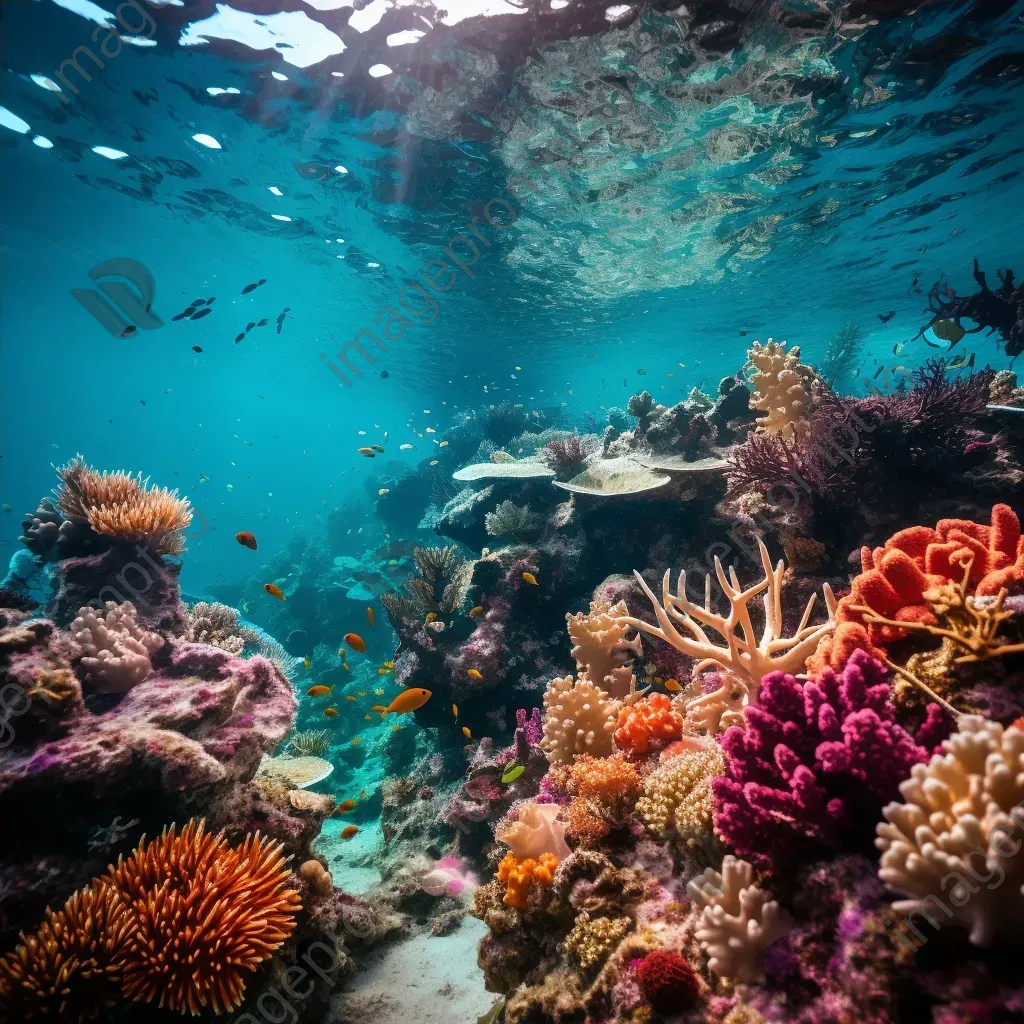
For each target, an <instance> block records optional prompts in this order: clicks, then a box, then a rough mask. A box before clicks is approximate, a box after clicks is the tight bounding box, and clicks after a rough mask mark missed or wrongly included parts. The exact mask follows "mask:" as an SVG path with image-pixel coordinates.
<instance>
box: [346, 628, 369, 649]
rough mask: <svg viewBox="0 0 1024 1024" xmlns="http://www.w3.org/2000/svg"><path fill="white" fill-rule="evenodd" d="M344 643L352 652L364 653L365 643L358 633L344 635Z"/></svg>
mask: <svg viewBox="0 0 1024 1024" xmlns="http://www.w3.org/2000/svg"><path fill="white" fill-rule="evenodd" d="M345 643H347V644H348V645H349V647H351V648H352V650H353V651H358V652H359V653H360V654H365V653H366V641H365V640H364V639H363V638H362V637H361V636H360V635H359V634H358V633H346V634H345Z"/></svg>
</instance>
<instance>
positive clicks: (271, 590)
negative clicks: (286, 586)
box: [263, 583, 288, 601]
mask: <svg viewBox="0 0 1024 1024" xmlns="http://www.w3.org/2000/svg"><path fill="white" fill-rule="evenodd" d="M263 589H264V590H265V591H266V592H267V593H268V594H269V595H270V596H271V597H276V598H277V599H278V601H287V600H288V598H287V597H285V596H284V591H283V590H282V589H281V588H280V587H279V586H278V585H277V584H276V583H264V584H263Z"/></svg>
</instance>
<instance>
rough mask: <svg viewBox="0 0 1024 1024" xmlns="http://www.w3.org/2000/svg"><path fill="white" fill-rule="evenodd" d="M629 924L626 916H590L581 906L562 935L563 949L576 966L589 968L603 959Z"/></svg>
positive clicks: (618, 940) (630, 926)
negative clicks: (574, 921) (571, 924)
mask: <svg viewBox="0 0 1024 1024" xmlns="http://www.w3.org/2000/svg"><path fill="white" fill-rule="evenodd" d="M632 927H633V922H632V920H631V919H630V918H628V917H591V915H590V914H588V913H587V912H586V911H585V910H584V911H583V912H582V913H581V914H579V915H578V916H577V918H576V923H575V924H574V925H573V927H572V931H571V932H569V934H568V935H567V936H566V937H565V951H566V953H568V954H569V956H570V957H571V958H572V959H573V960H574V961H575V962H576V963H577V964H579V966H580V967H582V968H583V969H584V970H590V969H591V968H592V967H596V966H597V965H598V964H601V963H603V962H604V961H605V959H606V958H607V957H608V954H609V953H611V951H612V950H613V949H614V948H615V947H616V946H617V945H618V944H619V943H620V942H621V941H622V940H623V939H624V938H625V937H626V935H628V934H629V932H630V930H631V929H632Z"/></svg>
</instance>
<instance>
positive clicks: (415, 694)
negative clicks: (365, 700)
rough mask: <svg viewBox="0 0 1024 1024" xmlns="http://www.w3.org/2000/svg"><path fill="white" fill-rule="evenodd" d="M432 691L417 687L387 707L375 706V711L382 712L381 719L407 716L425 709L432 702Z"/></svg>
mask: <svg viewBox="0 0 1024 1024" xmlns="http://www.w3.org/2000/svg"><path fill="white" fill-rule="evenodd" d="M430 697H431V693H430V690H423V689H420V688H419V687H415V688H414V689H411V690H404V691H403V692H402V693H400V694H399V695H398V696H397V697H396V698H395V699H394V700H393V701H392V702H391V703H390V704H389V705H388V706H387V707H382V706H381V705H380V704H374V706H373V710H374V711H379V712H380V717H381V718H383V717H384V716H385V715H405V714H408V713H409V712H410V711H415V710H416V709H417V708H421V707H423V705H424V704H426V703H427V701H428V700H430Z"/></svg>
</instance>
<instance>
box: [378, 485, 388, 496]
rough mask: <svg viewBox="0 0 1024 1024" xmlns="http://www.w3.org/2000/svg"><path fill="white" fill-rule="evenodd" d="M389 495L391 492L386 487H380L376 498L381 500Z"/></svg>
mask: <svg viewBox="0 0 1024 1024" xmlns="http://www.w3.org/2000/svg"><path fill="white" fill-rule="evenodd" d="M390 493H391V491H390V490H389V489H388V488H387V487H382V488H381V489H380V490H379V491H377V497H378V498H383V497H384V495H385V494H390Z"/></svg>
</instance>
